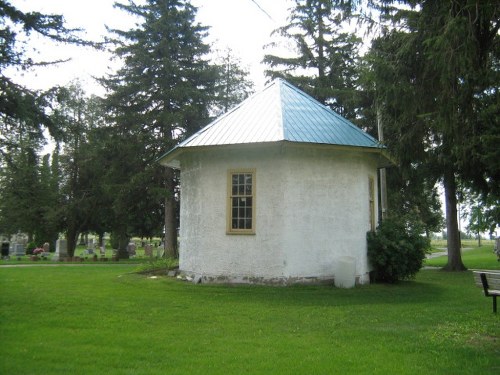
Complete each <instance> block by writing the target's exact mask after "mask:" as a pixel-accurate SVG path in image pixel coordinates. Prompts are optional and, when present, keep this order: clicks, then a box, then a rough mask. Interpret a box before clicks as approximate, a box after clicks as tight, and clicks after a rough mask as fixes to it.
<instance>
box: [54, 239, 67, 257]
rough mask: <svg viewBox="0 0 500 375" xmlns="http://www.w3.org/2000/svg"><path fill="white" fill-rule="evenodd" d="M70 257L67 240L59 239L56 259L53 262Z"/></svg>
mask: <svg viewBox="0 0 500 375" xmlns="http://www.w3.org/2000/svg"><path fill="white" fill-rule="evenodd" d="M67 256H68V249H67V244H66V240H65V239H62V238H60V239H58V240H57V241H56V253H55V254H54V257H53V258H52V260H54V261H59V260H63V259H65V258H66V257H67Z"/></svg>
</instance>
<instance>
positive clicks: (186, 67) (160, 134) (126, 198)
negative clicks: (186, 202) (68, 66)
mask: <svg viewBox="0 0 500 375" xmlns="http://www.w3.org/2000/svg"><path fill="white" fill-rule="evenodd" d="M116 6H117V7H118V8H119V9H121V10H123V11H126V12H128V13H129V14H131V15H134V16H135V17H137V19H138V22H137V27H136V28H134V29H131V30H128V31H123V30H112V32H113V33H114V34H115V35H116V39H115V40H114V43H115V45H116V48H115V50H114V52H115V54H116V55H117V57H119V58H121V59H122V61H123V67H122V68H121V69H119V70H118V72H117V73H116V74H114V75H112V76H109V77H106V78H105V79H103V80H102V82H103V84H104V85H105V87H106V88H107V89H108V90H109V95H108V97H107V107H108V109H109V111H110V113H111V118H110V121H111V122H112V123H113V126H114V129H115V131H114V135H115V137H114V142H115V143H116V144H117V145H119V149H118V150H114V151H115V152H117V153H119V154H121V156H120V155H117V156H116V157H118V158H120V157H121V158H122V159H125V158H134V159H135V160H136V162H135V163H131V162H130V161H128V162H127V169H122V170H121V172H119V166H117V169H116V174H115V176H116V178H117V183H118V184H119V188H118V192H117V201H115V205H114V206H115V207H117V209H118V208H119V211H120V212H117V215H118V216H119V217H117V218H116V223H117V225H116V228H115V229H114V232H116V233H115V235H116V236H117V237H119V238H122V239H126V238H127V237H128V236H130V232H129V229H128V228H127V227H130V225H128V226H127V225H125V224H124V223H123V221H124V220H128V219H127V215H125V210H126V206H127V205H128V204H129V203H132V204H133V203H134V202H131V199H130V194H126V191H127V189H130V188H131V187H133V186H135V187H140V186H139V185H140V184H137V183H136V182H135V181H143V182H144V183H143V186H142V188H144V189H148V191H149V196H150V197H153V198H154V196H156V197H157V198H159V196H163V197H164V210H165V217H164V220H165V221H164V223H165V232H166V233H165V249H166V250H167V252H168V255H174V252H175V249H176V247H177V223H176V222H177V220H176V204H177V202H176V192H175V186H176V176H175V173H174V171H173V170H171V169H164V168H163V167H160V166H159V165H157V164H155V160H156V159H157V158H158V157H159V156H160V155H161V154H162V153H164V152H165V151H166V150H168V149H170V148H171V147H173V146H174V145H175V144H176V143H177V142H178V141H179V140H180V139H182V138H183V137H185V136H187V135H189V134H192V133H193V132H194V131H196V130H198V129H200V127H201V126H203V125H205V124H206V123H207V121H208V119H209V108H210V106H211V105H212V103H213V101H214V98H215V90H216V82H217V79H218V71H217V69H216V68H215V67H214V66H213V65H211V64H210V62H209V59H208V53H209V51H210V48H209V46H208V45H207V44H205V43H204V42H203V39H204V38H205V36H206V33H207V27H204V26H202V25H200V24H199V23H196V22H195V16H196V8H195V7H193V6H192V5H191V4H190V3H189V2H188V1H185V0H147V1H145V2H144V3H143V4H142V5H138V4H136V3H135V2H133V1H129V3H128V4H116ZM132 145H137V146H138V148H139V149H137V147H132ZM131 152H132V153H131ZM130 164H134V165H130ZM119 176H120V177H119ZM160 189H161V190H160ZM137 196H138V197H140V196H141V195H140V194H137ZM135 202H136V203H137V201H135ZM157 207H161V203H160V202H158V203H157ZM128 209H129V210H130V208H128ZM137 209H138V210H140V209H141V208H140V207H138V208H137ZM119 222H120V224H119V225H118V223H119ZM120 242H121V244H120V247H121V248H120V251H121V252H120V254H121V256H124V257H126V256H127V255H126V252H125V251H124V250H125V248H124V243H125V241H123V240H121V241H120Z"/></svg>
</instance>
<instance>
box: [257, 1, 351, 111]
mask: <svg viewBox="0 0 500 375" xmlns="http://www.w3.org/2000/svg"><path fill="white" fill-rule="evenodd" d="M350 9H351V4H350V3H349V2H344V1H329V0H312V1H311V0H307V1H306V0H295V7H294V8H293V9H292V13H291V15H290V18H289V23H288V24H287V25H286V26H283V27H281V28H279V29H277V30H275V31H274V33H273V34H275V35H279V36H282V37H284V38H286V40H288V41H291V42H292V44H293V45H294V47H295V55H294V56H291V57H282V56H276V55H266V56H265V57H264V63H266V64H267V65H269V67H270V69H268V70H267V71H266V75H267V76H268V77H270V78H276V77H282V78H285V79H287V80H289V81H290V82H291V83H293V84H295V85H296V86H297V87H299V88H300V89H302V90H304V91H305V92H307V93H309V94H310V95H311V96H313V97H314V98H316V99H317V100H319V101H320V102H321V103H323V104H326V105H328V106H330V107H331V108H332V109H334V110H335V111H336V112H337V113H339V114H340V115H342V116H344V117H346V118H349V119H354V118H356V109H357V106H358V103H357V98H358V95H357V87H358V84H357V79H358V71H357V66H358V58H359V57H358V47H359V44H360V39H359V38H357V37H356V36H355V35H354V34H352V33H348V32H345V31H343V30H344V28H345V26H346V22H347V21H348V19H347V18H348V17H347V16H348V15H350V14H351V13H350Z"/></svg>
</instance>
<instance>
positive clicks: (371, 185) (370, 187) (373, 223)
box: [368, 176, 377, 232]
mask: <svg viewBox="0 0 500 375" xmlns="http://www.w3.org/2000/svg"><path fill="white" fill-rule="evenodd" d="M368 196H369V200H368V202H369V210H370V212H369V215H370V216H369V218H370V230H371V231H372V232H375V230H376V229H377V228H376V220H375V179H374V178H373V177H371V176H370V177H368Z"/></svg>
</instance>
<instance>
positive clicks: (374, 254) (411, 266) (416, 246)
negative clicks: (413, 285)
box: [367, 218, 430, 283]
mask: <svg viewBox="0 0 500 375" xmlns="http://www.w3.org/2000/svg"><path fill="white" fill-rule="evenodd" d="M421 233H422V231H421V230H420V228H419V227H418V226H416V225H412V224H411V223H405V222H404V221H403V220H400V219H395V218H392V219H386V220H384V221H383V222H382V223H381V224H380V225H379V226H378V228H377V231H376V232H368V234H367V241H368V259H369V261H370V264H371V266H372V267H373V276H374V279H375V281H382V282H388V283H394V282H397V281H399V280H405V279H411V278H413V277H414V276H415V275H416V273H417V272H418V271H419V270H420V268H422V265H423V262H424V259H425V254H426V253H427V252H428V250H429V248H430V241H429V240H428V239H427V238H425V237H424V236H422V235H421Z"/></svg>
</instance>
